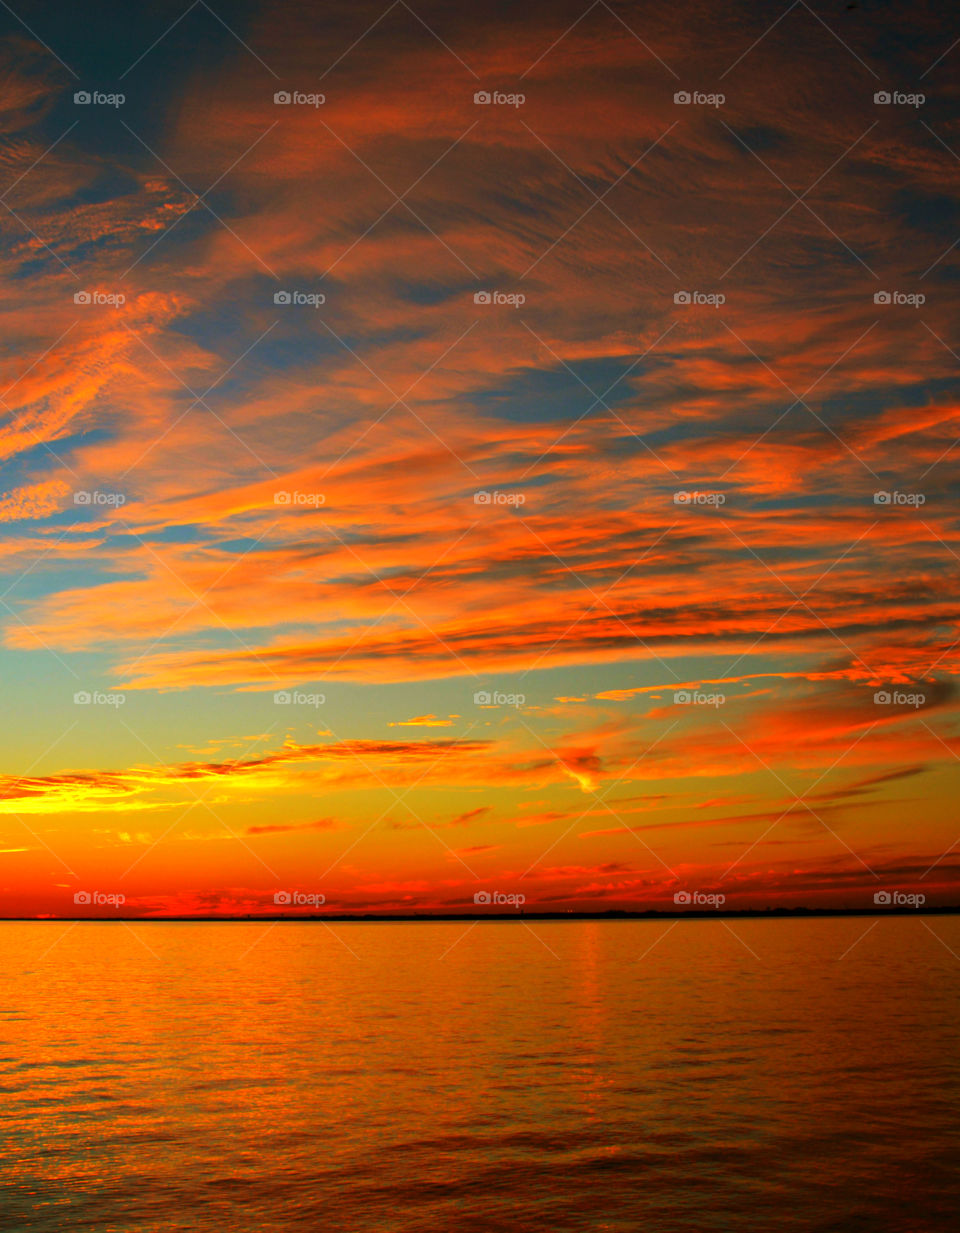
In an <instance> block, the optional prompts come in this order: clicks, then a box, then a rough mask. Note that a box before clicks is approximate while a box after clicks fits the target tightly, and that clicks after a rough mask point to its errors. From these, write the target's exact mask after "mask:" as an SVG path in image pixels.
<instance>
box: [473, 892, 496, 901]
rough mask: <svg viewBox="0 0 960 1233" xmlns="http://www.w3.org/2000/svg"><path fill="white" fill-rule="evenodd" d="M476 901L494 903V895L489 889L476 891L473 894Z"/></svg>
mask: <svg viewBox="0 0 960 1233" xmlns="http://www.w3.org/2000/svg"><path fill="white" fill-rule="evenodd" d="M473 902H474V903H492V902H493V896H492V895H491V894H490V892H489V891H476V892H475V893H474V896H473Z"/></svg>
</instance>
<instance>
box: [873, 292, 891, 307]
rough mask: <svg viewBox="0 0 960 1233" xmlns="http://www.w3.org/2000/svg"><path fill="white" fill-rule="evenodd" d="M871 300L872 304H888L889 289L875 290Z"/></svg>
mask: <svg viewBox="0 0 960 1233" xmlns="http://www.w3.org/2000/svg"><path fill="white" fill-rule="evenodd" d="M873 302H874V304H889V303H890V292H889V291H875V292H874V293H873Z"/></svg>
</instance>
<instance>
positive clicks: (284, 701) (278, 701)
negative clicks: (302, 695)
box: [273, 689, 292, 706]
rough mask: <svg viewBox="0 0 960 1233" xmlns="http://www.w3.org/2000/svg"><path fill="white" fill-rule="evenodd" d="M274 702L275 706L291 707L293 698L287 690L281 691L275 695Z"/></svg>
mask: <svg viewBox="0 0 960 1233" xmlns="http://www.w3.org/2000/svg"><path fill="white" fill-rule="evenodd" d="M273 701H274V705H275V706H289V705H290V703H291V701H292V698H291V697H290V694H288V693H287V691H286V690H285V689H281V690H279V691H278V692H277V693H275V694H274V695H273Z"/></svg>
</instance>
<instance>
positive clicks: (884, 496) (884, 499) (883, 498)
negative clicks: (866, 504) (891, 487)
mask: <svg viewBox="0 0 960 1233" xmlns="http://www.w3.org/2000/svg"><path fill="white" fill-rule="evenodd" d="M892 500H893V498H892V497H891V495H890V493H889V492H875V493H874V494H873V503H874V505H889V504H890V503H891V501H892Z"/></svg>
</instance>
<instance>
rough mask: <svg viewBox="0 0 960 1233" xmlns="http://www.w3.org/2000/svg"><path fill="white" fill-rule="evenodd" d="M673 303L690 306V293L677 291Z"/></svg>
mask: <svg viewBox="0 0 960 1233" xmlns="http://www.w3.org/2000/svg"><path fill="white" fill-rule="evenodd" d="M673 302H674V304H689V303H690V292H689V291H675V292H674V293H673Z"/></svg>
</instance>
